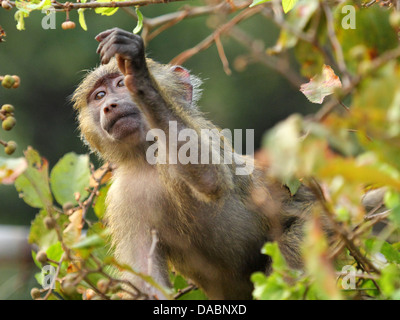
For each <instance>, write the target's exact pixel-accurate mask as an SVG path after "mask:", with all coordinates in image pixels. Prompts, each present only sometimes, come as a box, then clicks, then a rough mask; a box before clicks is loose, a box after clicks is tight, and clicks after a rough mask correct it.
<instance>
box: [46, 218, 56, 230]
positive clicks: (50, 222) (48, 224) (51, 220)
mask: <svg viewBox="0 0 400 320" xmlns="http://www.w3.org/2000/svg"><path fill="white" fill-rule="evenodd" d="M43 223H44V225H45V226H46V228H47V229H48V230H51V229H53V228H54V227H55V225H56V220H55V219H54V218H53V217H46V218H44V220H43Z"/></svg>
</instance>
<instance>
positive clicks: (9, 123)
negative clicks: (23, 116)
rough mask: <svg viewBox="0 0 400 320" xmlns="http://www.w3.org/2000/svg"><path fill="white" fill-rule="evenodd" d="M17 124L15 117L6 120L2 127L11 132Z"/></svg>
mask: <svg viewBox="0 0 400 320" xmlns="http://www.w3.org/2000/svg"><path fill="white" fill-rule="evenodd" d="M16 123H17V120H15V118H14V117H7V118H6V119H4V121H3V123H2V124H1V126H2V127H3V129H4V130H6V131H9V130H11V129H12V128H14V126H15V124H16Z"/></svg>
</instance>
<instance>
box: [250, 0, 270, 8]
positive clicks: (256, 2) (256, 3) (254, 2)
mask: <svg viewBox="0 0 400 320" xmlns="http://www.w3.org/2000/svg"><path fill="white" fill-rule="evenodd" d="M269 1H271V0H253V3H252V4H251V5H250V6H249V7H250V8H252V7H254V6H257V5H259V4H262V3H265V2H269Z"/></svg>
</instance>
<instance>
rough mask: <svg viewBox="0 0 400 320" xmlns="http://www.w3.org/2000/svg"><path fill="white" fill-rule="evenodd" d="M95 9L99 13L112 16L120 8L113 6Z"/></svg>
mask: <svg viewBox="0 0 400 320" xmlns="http://www.w3.org/2000/svg"><path fill="white" fill-rule="evenodd" d="M118 1H122V0H116V2H118ZM97 2H111V0H97ZM94 11H95V12H96V13H97V14H101V15H104V16H112V15H113V14H114V13H116V12H117V11H118V8H113V7H110V8H96V9H94Z"/></svg>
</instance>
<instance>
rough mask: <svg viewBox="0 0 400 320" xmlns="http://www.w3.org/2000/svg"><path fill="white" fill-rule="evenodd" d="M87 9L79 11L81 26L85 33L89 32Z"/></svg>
mask: <svg viewBox="0 0 400 320" xmlns="http://www.w3.org/2000/svg"><path fill="white" fill-rule="evenodd" d="M84 11H85V9H84V8H80V9H78V15H79V24H80V26H81V28H82V29H83V30H85V31H87V25H86V21H85V13H84Z"/></svg>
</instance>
